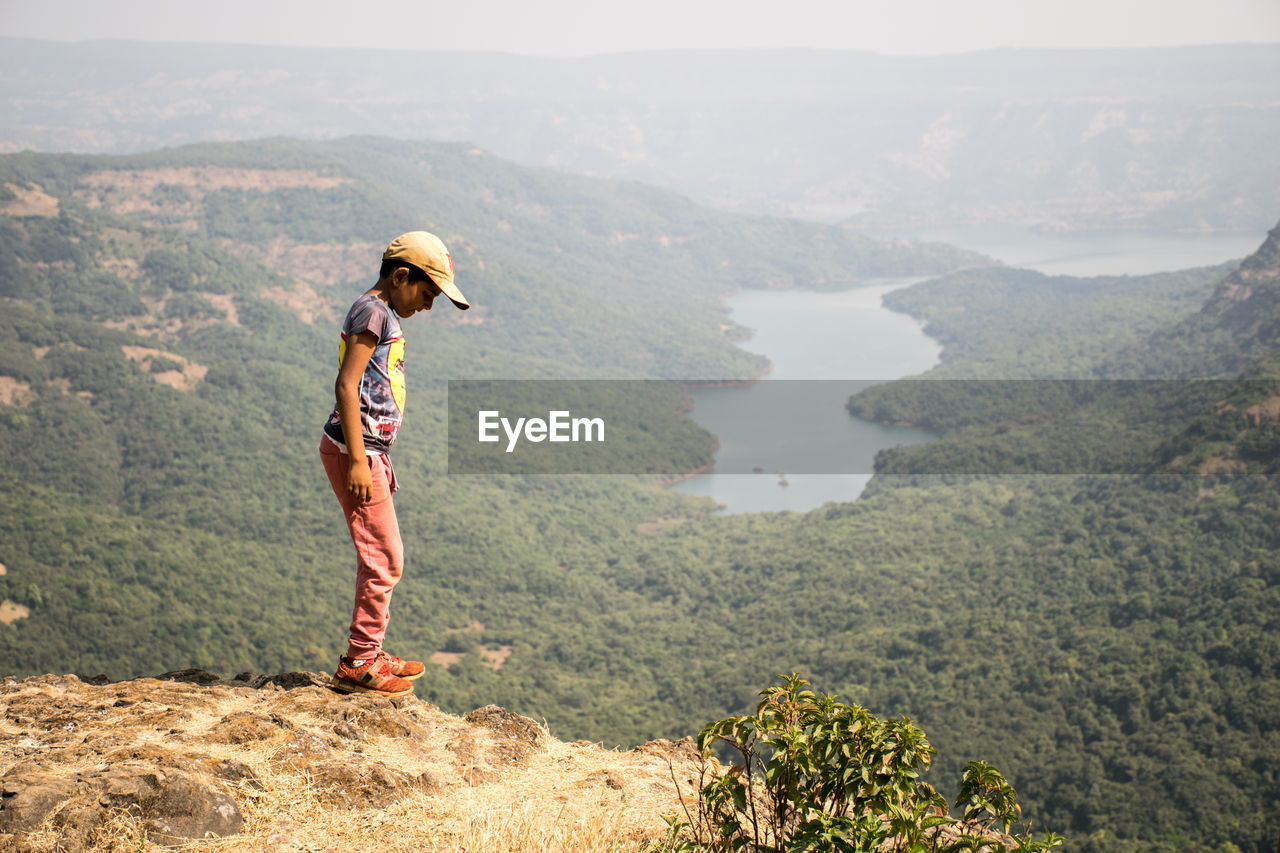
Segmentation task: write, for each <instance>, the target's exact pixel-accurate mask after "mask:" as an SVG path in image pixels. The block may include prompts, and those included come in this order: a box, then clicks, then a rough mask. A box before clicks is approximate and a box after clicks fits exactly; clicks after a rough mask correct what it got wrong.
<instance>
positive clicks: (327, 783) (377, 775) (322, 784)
mask: <svg viewBox="0 0 1280 853" xmlns="http://www.w3.org/2000/svg"><path fill="white" fill-rule="evenodd" d="M307 772H308V773H309V774H310V776H311V786H312V789H313V790H314V791H315V792H316V795H317V797H319V798H320V799H321V800H323V801H327V802H329V803H331V804H333V805H340V806H344V807H347V808H356V807H358V808H381V807H382V806H385V805H387V804H388V803H390V802H391V801H393V800H395V799H397V798H398V797H400V796H403V795H404V794H406V793H408V792H409V791H411V790H419V789H421V790H426V789H427V787H428V786H430V784H431V782H432V781H433V778H432V777H429V775H428V774H423V776H419V777H416V778H415V777H413V776H410V775H409V774H407V773H403V772H401V771H399V770H393V769H391V768H390V767H387V766H386V765H384V764H381V763H380V762H376V761H372V762H364V763H362V764H360V765H354V764H352V763H350V762H347V761H326V762H319V763H316V764H312V765H310V766H309V767H308V768H307ZM424 776H425V777H427V778H424Z"/></svg>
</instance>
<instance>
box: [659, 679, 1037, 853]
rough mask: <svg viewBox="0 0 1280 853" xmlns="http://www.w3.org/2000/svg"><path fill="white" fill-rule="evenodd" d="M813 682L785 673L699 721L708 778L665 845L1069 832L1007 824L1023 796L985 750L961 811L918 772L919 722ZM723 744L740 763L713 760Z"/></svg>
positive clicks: (882, 844)
mask: <svg viewBox="0 0 1280 853" xmlns="http://www.w3.org/2000/svg"><path fill="white" fill-rule="evenodd" d="M808 684H809V683H808V682H807V681H805V680H803V679H801V678H800V676H799V675H797V674H795V673H792V674H791V675H790V676H784V677H782V684H781V685H780V686H777V687H770V688H768V689H767V690H764V691H763V692H762V693H761V694H760V695H761V696H762V697H763V698H762V700H761V702H760V704H759V705H758V706H757V708H756V713H755V714H754V715H745V716H740V717H728V718H726V719H723V720H720V721H718V722H714V723H710V724H708V725H707V726H706V727H705V728H703V729H702V731H701V732H700V733H699V734H698V748H699V749H700V750H702V754H703V773H702V781H703V782H704V784H703V785H702V787H701V791H700V797H699V800H698V803H697V805H696V806H695V808H694V810H693V811H692V812H690V811H689V810H688V809H686V811H685V817H686V818H687V820H679V819H677V818H668V819H667V822H668V825H669V826H670V828H671V832H670V835H669V838H668V842H667V849H669V850H671V851H673V853H695V851H710V852H711V853H722V851H751V853H757V851H776V853H783V852H784V851H786V853H800V851H836V852H837V853H845V852H846V851H848V853H852V851H893V853H923V851H929V852H930V853H947V851H960V850H969V851H977V850H979V849H984V850H987V851H994V853H1001V851H1006V850H1010V849H1012V850H1016V851H1023V853H1035V851H1042V850H1048V849H1050V848H1053V847H1056V846H1058V845H1059V844H1061V843H1062V839H1061V838H1060V837H1058V836H1056V835H1053V834H1052V833H1049V832H1046V833H1045V834H1044V837H1043V838H1042V839H1033V838H1032V837H1031V836H1030V833H1029V832H1024V834H1023V835H1021V836H1009V835H1008V832H1009V830H1010V828H1011V827H1012V826H1013V825H1014V824H1015V823H1016V822H1017V821H1018V819H1019V817H1020V810H1019V808H1018V805H1017V796H1016V794H1015V793H1014V790H1013V787H1012V786H1011V785H1009V784H1008V783H1007V782H1005V780H1004V778H1003V777H1002V776H1001V775H1000V773H999V772H998V771H997V770H996V769H995V768H994V767H991V766H990V765H988V764H987V763H986V762H981V761H975V762H970V763H969V765H968V766H967V767H966V768H965V772H964V780H963V782H962V784H961V788H960V795H959V797H958V799H957V800H956V808H963V812H962V816H961V817H960V818H955V817H952V816H950V815H949V814H948V813H947V802H946V800H945V799H944V798H943V797H942V795H941V794H939V793H938V792H937V791H936V790H934V789H933V787H932V786H931V785H929V784H928V783H927V782H924V781H922V780H921V779H920V774H921V773H922V772H924V771H925V770H927V769H928V768H929V764H930V761H931V759H932V756H933V754H934V752H935V750H934V749H933V747H932V746H930V744H929V741H928V740H927V739H926V737H925V734H924V732H923V731H922V730H921V729H920V728H918V727H917V726H915V725H912V723H911V721H910V720H908V719H906V718H905V717H903V718H900V719H896V720H881V719H879V718H877V717H876V716H875V715H873V714H871V713H870V712H869V711H866V710H865V709H863V708H860V707H858V706H856V705H845V704H842V703H840V702H837V701H836V700H835V699H834V698H833V697H831V696H829V695H825V696H818V695H817V694H816V693H814V692H813V691H811V690H808V689H805V688H807V687H808ZM717 746H723V747H727V748H728V751H729V753H730V754H734V753H736V755H735V756H734V757H735V758H738V757H740V758H741V762H742V763H741V764H737V763H735V764H733V765H731V766H730V767H729V769H728V771H726V772H714V771H713V770H712V763H711V756H712V753H713V751H714V750H715V748H716V747H717Z"/></svg>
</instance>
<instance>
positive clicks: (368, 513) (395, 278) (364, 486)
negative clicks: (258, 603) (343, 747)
mask: <svg viewBox="0 0 1280 853" xmlns="http://www.w3.org/2000/svg"><path fill="white" fill-rule="evenodd" d="M442 293H443V294H444V295H445V296H447V297H448V298H449V301H450V302H452V303H453V304H454V305H456V306H458V307H459V308H461V309H463V310H464V311H465V310H466V309H467V308H470V307H471V305H470V303H468V302H467V300H466V299H465V298H464V297H463V295H462V293H461V291H459V290H458V288H457V287H455V286H454V284H453V258H452V257H451V256H450V255H449V251H448V250H447V249H446V248H445V246H444V243H442V242H441V241H440V238H438V237H436V236H435V235H434V234H430V233H428V232H426V231H410V232H409V233H407V234H401V235H400V236H399V237H397V238H396V239H394V240H392V241H391V244H390V245H389V246H387V250H386V251H385V252H384V253H383V254H382V268H381V269H380V270H379V272H378V282H377V284H375V285H374V286H373V287H372V288H370V289H369V290H368V291H367V292H365V294H364V295H363V296H361V297H360V298H359V299H357V300H356V301H355V304H354V305H352V306H351V310H350V311H348V312H347V318H346V320H345V321H343V324H342V338H341V340H340V342H339V344H338V360H339V364H340V366H339V368H338V380H337V382H336V383H335V384H334V396H335V398H336V404H335V406H334V409H333V413H332V414H331V415H329V420H328V422H327V423H326V424H325V425H324V435H323V436H322V437H321V439H320V458H321V460H322V461H323V462H324V470H325V473H326V474H327V475H328V476H329V484H330V485H331V486H333V492H334V494H335V495H337V497H338V503H339V504H340V505H341V506H342V512H343V515H345V516H346V519H347V529H348V530H349V531H350V532H351V541H352V543H354V544H355V548H356V595H355V607H354V609H353V611H352V615H351V627H350V635H349V637H348V640H347V651H346V654H345V655H343V656H342V657H340V658H339V659H338V669H337V671H336V672H335V673H334V674H333V687H334V689H335V690H339V691H342V692H344V693H377V694H380V695H383V696H402V695H404V694H406V693H409V692H411V691H412V690H413V685H412V684H411V683H410V682H411V681H413V679H415V678H418V677H419V676H421V675H422V673H423V671H424V667H423V665H422V663H421V661H409V660H401V659H400V658H398V657H396V656H395V655H389V654H387V653H386V652H385V651H383V649H382V639H383V637H384V636H385V635H386V632H387V620H388V618H389V610H390V605H391V591H392V589H393V588H394V587H395V585H396V581H398V580H399V579H400V573H401V571H402V569H403V567H404V546H403V545H402V543H401V540H400V526H399V524H398V523H397V522H396V511H395V507H394V506H393V505H392V502H391V496H392V495H393V494H394V493H395V491H396V488H397V485H396V475H395V471H394V469H392V467H391V459H390V458H389V457H388V455H387V451H388V450H390V448H391V443H392V442H393V441H395V438H396V433H397V432H399V430H400V421H401V417H402V415H403V412H404V401H405V388H404V335H402V334H401V332H400V319H401V318H407V317H412V316H413V315H414V314H416V313H418V312H419V311H430V310H431V303H432V301H433V300H434V299H435V298H436V297H437V296H439V295H441V294H442Z"/></svg>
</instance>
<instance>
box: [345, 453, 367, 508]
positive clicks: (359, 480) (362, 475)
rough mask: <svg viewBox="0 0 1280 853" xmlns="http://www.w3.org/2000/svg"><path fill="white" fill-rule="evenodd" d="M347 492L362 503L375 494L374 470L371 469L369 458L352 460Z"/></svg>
mask: <svg viewBox="0 0 1280 853" xmlns="http://www.w3.org/2000/svg"><path fill="white" fill-rule="evenodd" d="M347 494H349V495H351V496H352V497H353V498H355V499H356V500H357V501H359V502H360V503H364V502H365V501H367V500H369V497H370V496H371V495H372V494H373V471H371V470H370V469H369V462H368V461H367V460H365V459H361V460H360V461H358V462H357V461H356V460H354V459H352V460H351V467H350V468H348V469H347Z"/></svg>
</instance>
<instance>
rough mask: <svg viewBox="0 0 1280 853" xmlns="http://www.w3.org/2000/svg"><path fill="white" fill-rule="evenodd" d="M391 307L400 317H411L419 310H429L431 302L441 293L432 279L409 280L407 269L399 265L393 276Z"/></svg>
mask: <svg viewBox="0 0 1280 853" xmlns="http://www.w3.org/2000/svg"><path fill="white" fill-rule="evenodd" d="M393 282H394V286H393V287H392V288H391V307H392V308H393V309H394V310H395V312H396V313H397V314H399V315H400V316H401V317H412V316H413V315H414V314H417V313H418V312H419V311H430V310H431V303H432V302H434V301H435V298H436V297H437V296H439V295H440V294H441V292H442V291H441V290H440V288H439V287H437V286H436V283H435V282H434V281H431V280H430V279H428V280H427V281H421V280H416V281H410V280H409V271H408V270H406V269H404V268H403V267H401V268H400V269H398V270H396V271H395V274H394V276H393Z"/></svg>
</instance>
